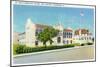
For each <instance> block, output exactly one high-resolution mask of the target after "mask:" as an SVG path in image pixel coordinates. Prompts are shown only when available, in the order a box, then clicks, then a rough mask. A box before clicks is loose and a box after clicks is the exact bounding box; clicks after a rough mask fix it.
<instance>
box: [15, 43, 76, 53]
mask: <svg viewBox="0 0 100 67" xmlns="http://www.w3.org/2000/svg"><path fill="white" fill-rule="evenodd" d="M74 46H75V45H74V44H68V45H62V46H53V45H52V46H47V47H44V46H43V47H27V46H25V45H18V46H17V48H16V49H15V52H16V54H22V53H31V52H38V51H45V50H53V49H61V48H69V47H74Z"/></svg>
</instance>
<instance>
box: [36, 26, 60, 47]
mask: <svg viewBox="0 0 100 67" xmlns="http://www.w3.org/2000/svg"><path fill="white" fill-rule="evenodd" d="M58 32H59V31H58V30H56V29H54V28H52V27H46V28H45V29H44V30H43V31H42V32H40V33H39V34H38V36H37V39H38V40H40V41H41V42H43V45H45V47H46V42H47V41H49V42H50V44H52V43H53V40H52V38H53V37H55V36H57V35H58Z"/></svg>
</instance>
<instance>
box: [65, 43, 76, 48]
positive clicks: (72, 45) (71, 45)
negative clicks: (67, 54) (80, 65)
mask: <svg viewBox="0 0 100 67" xmlns="http://www.w3.org/2000/svg"><path fill="white" fill-rule="evenodd" d="M74 46H75V45H74V44H70V45H66V47H67V48H69V47H74Z"/></svg>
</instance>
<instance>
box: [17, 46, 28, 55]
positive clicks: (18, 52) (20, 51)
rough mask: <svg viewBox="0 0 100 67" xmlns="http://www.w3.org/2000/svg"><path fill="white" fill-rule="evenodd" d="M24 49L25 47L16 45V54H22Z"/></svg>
mask: <svg viewBox="0 0 100 67" xmlns="http://www.w3.org/2000/svg"><path fill="white" fill-rule="evenodd" d="M25 47H26V46H25V45H18V46H17V48H16V49H15V51H16V53H17V54H20V53H24V49H25Z"/></svg>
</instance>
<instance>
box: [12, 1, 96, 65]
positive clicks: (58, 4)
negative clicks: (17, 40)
mask: <svg viewBox="0 0 100 67" xmlns="http://www.w3.org/2000/svg"><path fill="white" fill-rule="evenodd" d="M14 4H16V5H32V6H49V7H73V8H89V9H94V38H96V37H95V33H96V31H95V23H96V22H95V20H96V18H95V7H94V6H88V5H75V4H73V5H69V4H64V3H62V4H61V3H52V2H51V3H48V2H47V3H46V2H35V1H12V4H11V5H12V7H11V8H12V13H11V15H12V20H11V22H12V25H11V26H12V41H11V44H13V5H14ZM11 46H12V47H13V45H11ZM95 47H96V43H95V41H94V52H95ZM12 50H13V48H12ZM54 51H56V50H54ZM11 52H12V53H11V54H13V51H11ZM47 52H48V51H47ZM30 54H31V53H30ZM94 54H95V53H94ZM25 55H27V54H25ZM19 56H22V55H19ZM94 56H95V55H94ZM13 57H14V56H13V55H12V62H11V63H12V66H17V65H18V66H19V65H36V64H48V63H51V64H52V63H65V62H66V63H67V62H68V63H69V62H82V61H95V60H96V59H95V57H96V56H95V57H94V59H87V60H73V61H57V62H44V63H28V64H13ZM15 57H16V56H15Z"/></svg>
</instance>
